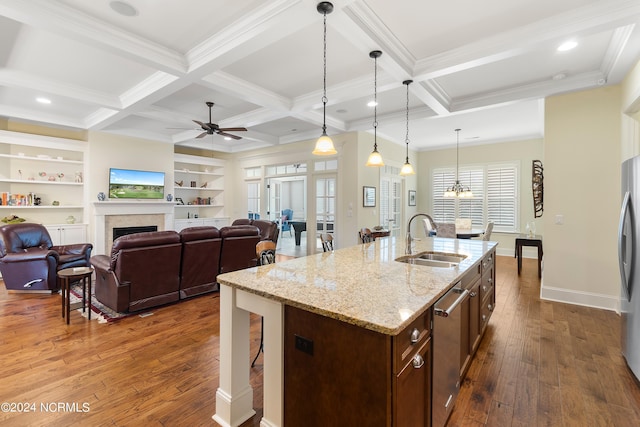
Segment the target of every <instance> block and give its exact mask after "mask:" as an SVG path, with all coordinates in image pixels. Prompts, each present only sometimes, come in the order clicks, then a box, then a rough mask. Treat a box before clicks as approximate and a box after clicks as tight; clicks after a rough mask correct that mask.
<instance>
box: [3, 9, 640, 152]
mask: <svg viewBox="0 0 640 427" xmlns="http://www.w3.org/2000/svg"><path fill="white" fill-rule="evenodd" d="M333 3H334V11H333V12H332V13H331V14H329V15H328V16H327V25H328V29H327V97H328V103H327V125H328V129H327V130H328V133H329V134H330V135H332V134H337V133H342V132H348V131H356V130H363V131H371V130H372V128H373V109H372V108H371V107H368V106H367V103H368V102H369V101H370V100H371V99H372V98H373V88H374V62H373V60H372V59H371V58H370V57H369V52H370V51H371V50H381V51H382V52H383V54H382V56H381V57H380V58H379V60H378V82H377V88H378V108H377V112H378V135H379V136H381V137H383V138H386V139H389V140H391V141H394V142H396V143H398V144H399V145H404V141H405V133H406V123H405V107H406V88H405V86H404V85H403V84H402V81H403V80H406V79H413V80H414V83H413V84H411V85H410V87H409V89H410V98H409V107H410V123H409V138H410V141H411V143H410V144H411V145H410V146H411V148H412V149H415V150H428V149H433V148H440V147H445V146H450V145H452V144H455V132H454V129H455V128H461V129H462V131H461V133H460V138H461V139H460V143H461V145H463V144H469V143H492V142H500V141H507V140H522V139H529V138H540V137H542V136H543V130H544V124H543V112H544V110H543V100H544V98H545V97H546V96H549V95H553V94H560V93H567V92H571V91H578V90H585V89H589V88H596V87H599V86H604V85H613V84H618V83H620V82H621V80H622V78H623V77H624V76H625V75H626V74H627V73H628V72H629V70H630V69H631V67H632V66H633V65H634V64H635V63H636V62H637V61H638V60H639V59H640V25H638V24H640V2H639V1H638V0H562V1H557V0H535V1H532V0H485V1H482V2H478V1H472V0H448V1H425V0H395V1H388V0H345V1H338V0H336V1H334V2H333ZM316 5H317V1H314V0H273V1H259V0H242V1H238V0H181V1H173V0H126V1H121V2H118V1H116V2H114V1H110V0H92V1H86V0H57V1H56V0H29V1H24V0H0V117H5V118H9V119H10V120H15V121H24V122H30V123H37V124H43V125H46V126H54V127H64V128H80V129H93V130H100V131H104V132H110V133H115V134H121V135H130V136H136V137H142V138H147V139H153V140H158V141H163V142H166V143H170V144H181V145H185V146H193V147H202V148H207V149H215V150H219V151H224V152H238V151H244V150H251V149H255V148H258V147H266V146H273V145H279V144H287V143H291V142H295V141H300V140H305V139H315V138H317V137H318V136H319V135H320V133H321V126H322V120H323V119H322V82H323V80H322V77H323V76H322V70H323V61H322V59H323V51H322V49H323V17H322V15H321V14H320V13H318V12H317V10H316ZM117 10H120V11H121V12H122V11H124V12H127V11H130V12H132V13H133V14H134V15H133V16H126V14H124V15H123V14H122V13H118V11H117ZM568 40H574V41H576V42H577V46H576V47H575V48H574V49H572V50H569V51H565V52H559V51H558V50H557V47H558V46H559V45H561V44H562V43H564V42H566V41H568ZM39 97H43V98H47V99H49V100H50V101H51V103H50V104H41V103H38V102H37V101H36V98H39ZM206 101H212V102H214V103H215V105H214V106H213V108H212V122H213V123H216V124H218V125H219V126H220V127H246V128H247V129H248V130H247V131H246V132H230V133H235V134H237V135H239V136H242V139H240V140H237V141H236V140H225V139H224V138H223V137H221V136H219V135H207V136H206V137H204V138H201V139H196V138H195V137H196V136H197V135H199V134H201V133H202V130H201V129H200V128H199V126H198V125H197V124H196V123H194V122H193V120H198V121H202V122H208V121H209V117H208V108H207V106H206V105H205V102H206Z"/></svg>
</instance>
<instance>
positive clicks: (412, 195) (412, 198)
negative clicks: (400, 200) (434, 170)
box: [409, 190, 416, 206]
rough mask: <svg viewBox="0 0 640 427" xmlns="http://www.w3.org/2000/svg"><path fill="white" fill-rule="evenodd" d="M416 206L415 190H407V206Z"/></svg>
mask: <svg viewBox="0 0 640 427" xmlns="http://www.w3.org/2000/svg"><path fill="white" fill-rule="evenodd" d="M415 205H416V190H409V206H415Z"/></svg>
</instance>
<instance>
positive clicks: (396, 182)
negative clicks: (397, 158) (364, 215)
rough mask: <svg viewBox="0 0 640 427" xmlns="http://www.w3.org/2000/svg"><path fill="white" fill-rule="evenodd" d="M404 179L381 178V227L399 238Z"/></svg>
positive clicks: (393, 177)
mask: <svg viewBox="0 0 640 427" xmlns="http://www.w3.org/2000/svg"><path fill="white" fill-rule="evenodd" d="M401 222H402V179H401V178H397V177H395V176H383V177H381V178H380V225H381V226H383V227H384V228H387V229H388V230H389V232H390V235H391V236H396V237H398V236H399V235H400V228H401V227H402V224H401Z"/></svg>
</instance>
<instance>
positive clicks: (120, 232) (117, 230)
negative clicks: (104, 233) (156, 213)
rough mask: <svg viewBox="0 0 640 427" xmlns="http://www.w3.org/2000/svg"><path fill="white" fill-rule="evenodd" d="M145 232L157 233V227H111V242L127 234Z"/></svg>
mask: <svg viewBox="0 0 640 427" xmlns="http://www.w3.org/2000/svg"><path fill="white" fill-rule="evenodd" d="M147 231H158V226H157V225H143V226H138V227H113V240H116V239H117V238H118V237H120V236H126V235H127V234H135V233H144V232H147Z"/></svg>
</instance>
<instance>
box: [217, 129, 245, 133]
mask: <svg viewBox="0 0 640 427" xmlns="http://www.w3.org/2000/svg"><path fill="white" fill-rule="evenodd" d="M218 130H220V131H222V132H226V131H229V132H246V130H247V128H218Z"/></svg>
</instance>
